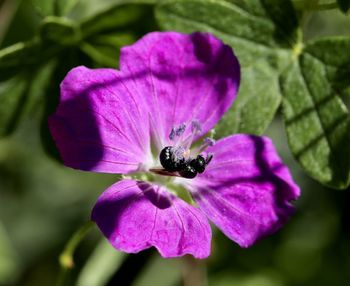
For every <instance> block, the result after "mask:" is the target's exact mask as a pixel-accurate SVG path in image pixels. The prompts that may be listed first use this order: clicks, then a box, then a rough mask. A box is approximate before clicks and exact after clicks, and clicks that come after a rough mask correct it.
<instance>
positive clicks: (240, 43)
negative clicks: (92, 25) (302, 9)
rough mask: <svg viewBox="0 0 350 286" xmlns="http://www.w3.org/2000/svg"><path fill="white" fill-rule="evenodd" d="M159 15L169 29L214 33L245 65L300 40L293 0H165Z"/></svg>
mask: <svg viewBox="0 0 350 286" xmlns="http://www.w3.org/2000/svg"><path fill="white" fill-rule="evenodd" d="M193 11H196V13H193ZM156 17H157V19H158V21H159V23H160V24H161V25H162V26H163V27H164V28H165V29H167V30H177V31H183V32H193V31H205V32H210V33H213V34H214V35H216V36H218V37H219V38H221V39H222V40H223V41H225V42H226V43H228V44H229V45H231V46H232V47H233V48H234V50H235V52H236V53H237V55H238V57H239V59H240V62H241V64H242V65H243V66H245V65H248V64H250V63H256V61H257V59H261V58H262V57H263V58H265V59H267V58H268V57H275V55H276V52H278V51H280V52H281V51H282V52H283V51H285V49H286V48H292V47H293V46H294V44H295V43H296V42H297V28H298V22H297V18H296V15H295V13H294V10H293V7H292V5H291V3H290V2H289V1H283V2H281V1H277V0H266V1H265V0H260V1H243V0H215V1H213V0H211V1H205V0H172V1H162V2H161V4H160V5H158V7H157V9H156Z"/></svg>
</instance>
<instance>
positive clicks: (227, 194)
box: [192, 135, 300, 247]
mask: <svg viewBox="0 0 350 286" xmlns="http://www.w3.org/2000/svg"><path fill="white" fill-rule="evenodd" d="M207 152H211V153H213V154H214V157H213V159H212V161H211V162H210V164H209V165H208V167H207V169H206V170H205V172H204V173H203V174H201V175H199V176H198V177H197V178H196V179H195V180H193V184H192V188H193V189H192V194H193V197H194V198H195V200H196V202H197V203H198V205H199V207H200V208H201V210H202V211H203V212H205V214H206V215H207V216H208V218H209V219H210V220H212V221H213V222H214V224H216V226H217V227H218V228H219V229H221V230H222V232H223V233H225V235H227V236H228V237H229V238H230V239H232V240H234V241H235V242H237V243H238V244H239V245H240V246H242V247H248V246H250V245H252V244H253V243H254V242H255V241H256V240H258V239H259V238H261V237H264V236H266V235H268V234H271V233H273V232H275V231H276V230H277V229H279V228H280V227H281V226H282V225H283V224H284V223H285V222H286V220H287V219H288V217H289V216H290V215H291V214H292V213H293V211H294V208H293V206H292V205H291V204H290V201H291V200H295V199H297V198H298V197H299V194H300V190H299V187H298V186H297V185H296V184H295V183H294V181H293V179H292V177H291V175H290V173H289V170H288V168H287V167H286V166H285V165H283V163H282V162H281V159H280V158H279V157H278V155H277V152H276V150H275V148H274V146H273V143H272V141H271V140H270V139H269V138H266V137H258V136H250V135H233V136H230V137H226V138H224V139H222V140H219V141H218V142H217V143H216V144H215V145H214V146H213V147H209V148H207Z"/></svg>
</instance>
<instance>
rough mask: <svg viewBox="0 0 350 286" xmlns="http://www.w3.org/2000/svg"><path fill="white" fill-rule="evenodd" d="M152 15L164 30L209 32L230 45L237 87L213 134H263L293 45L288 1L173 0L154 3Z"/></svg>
mask: <svg viewBox="0 0 350 286" xmlns="http://www.w3.org/2000/svg"><path fill="white" fill-rule="evenodd" d="M193 11H196V12H195V13H193ZM156 17H157V19H158V21H159V23H160V24H161V25H162V26H163V27H164V28H165V29H167V30H177V31H181V32H186V33H190V32H194V31H205V32H210V33H212V34H214V35H216V36H217V37H219V38H221V39H222V40H223V41H224V42H225V43H227V44H229V45H231V46H232V48H233V49H234V51H235V53H236V55H237V56H238V58H239V61H240V64H241V66H242V85H241V88H240V91H239V94H238V98H237V99H236V101H235V103H234V104H233V107H232V108H231V110H230V111H229V112H228V113H227V114H226V115H225V117H224V118H223V120H222V121H221V122H220V124H219V126H218V128H217V132H218V135H219V136H224V135H228V134H231V133H233V132H237V133H239V132H246V133H252V134H262V133H263V132H264V131H265V130H266V128H267V127H268V125H269V123H270V122H271V120H272V119H273V117H274V114H275V112H276V111H277V109H278V106H279V104H280V101H281V94H280V91H279V87H278V77H279V73H280V71H281V70H282V69H283V68H285V66H286V65H288V62H289V61H290V60H291V58H292V49H295V47H298V44H297V40H298V33H297V29H298V21H297V17H296V14H295V12H294V10H293V7H292V5H291V3H290V2H289V1H282V2H281V1H277V0H276V1H275V0H260V1H242V0H218V1H213V0H212V1H204V0H177V1H175V0H172V1H163V2H161V4H160V5H158V7H157V9H156Z"/></svg>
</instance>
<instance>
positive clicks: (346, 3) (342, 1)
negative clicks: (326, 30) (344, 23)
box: [337, 0, 350, 13]
mask: <svg viewBox="0 0 350 286" xmlns="http://www.w3.org/2000/svg"><path fill="white" fill-rule="evenodd" d="M337 3H338V6H339V9H340V10H341V11H342V12H343V13H347V12H348V11H349V9H350V0H337Z"/></svg>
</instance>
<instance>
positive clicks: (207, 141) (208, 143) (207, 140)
mask: <svg viewBox="0 0 350 286" xmlns="http://www.w3.org/2000/svg"><path fill="white" fill-rule="evenodd" d="M214 144H215V140H214V139H213V138H209V137H207V138H205V139H204V140H203V144H202V145H200V146H199V147H198V148H197V149H195V150H193V153H194V154H200V153H202V152H203V151H204V150H205V149H206V148H207V147H209V146H213V145H214Z"/></svg>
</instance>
